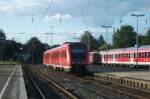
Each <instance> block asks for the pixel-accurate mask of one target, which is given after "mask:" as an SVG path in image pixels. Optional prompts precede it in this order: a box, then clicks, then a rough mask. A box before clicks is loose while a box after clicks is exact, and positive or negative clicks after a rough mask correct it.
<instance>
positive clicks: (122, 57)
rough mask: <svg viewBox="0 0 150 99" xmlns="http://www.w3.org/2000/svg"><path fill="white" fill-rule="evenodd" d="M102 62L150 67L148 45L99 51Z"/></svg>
mask: <svg viewBox="0 0 150 99" xmlns="http://www.w3.org/2000/svg"><path fill="white" fill-rule="evenodd" d="M99 53H100V54H101V56H102V64H110V65H131V66H134V67H135V66H138V67H143V66H146V67H147V68H149V67H150V45H146V46H140V47H139V48H138V49H137V48H136V47H130V48H122V49H114V50H108V51H100V52H99Z"/></svg>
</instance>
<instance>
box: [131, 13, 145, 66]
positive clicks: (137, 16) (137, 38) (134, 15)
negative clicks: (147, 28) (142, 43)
mask: <svg viewBox="0 0 150 99" xmlns="http://www.w3.org/2000/svg"><path fill="white" fill-rule="evenodd" d="M131 16H133V17H136V18H137V19H136V21H137V23H136V28H137V33H136V65H138V46H139V44H138V42H139V37H138V24H139V22H138V19H139V17H142V16H145V15H144V14H131Z"/></svg>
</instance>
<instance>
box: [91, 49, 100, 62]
mask: <svg viewBox="0 0 150 99" xmlns="http://www.w3.org/2000/svg"><path fill="white" fill-rule="evenodd" d="M89 64H93V65H98V64H101V55H100V54H99V52H95V51H94V52H89Z"/></svg>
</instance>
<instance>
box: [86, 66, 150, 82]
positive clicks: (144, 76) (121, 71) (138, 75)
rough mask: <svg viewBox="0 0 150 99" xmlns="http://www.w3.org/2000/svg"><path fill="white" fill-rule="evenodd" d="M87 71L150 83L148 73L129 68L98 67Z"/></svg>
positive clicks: (149, 72) (149, 73)
mask: <svg viewBox="0 0 150 99" xmlns="http://www.w3.org/2000/svg"><path fill="white" fill-rule="evenodd" d="M89 70H90V71H92V72H95V73H102V74H112V75H116V76H118V77H129V78H135V79H141V80H147V81H150V71H148V70H142V69H133V68H131V67H105V66H98V65H91V66H89Z"/></svg>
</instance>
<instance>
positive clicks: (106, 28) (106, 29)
mask: <svg viewBox="0 0 150 99" xmlns="http://www.w3.org/2000/svg"><path fill="white" fill-rule="evenodd" d="M111 27H112V26H102V28H105V31H106V45H105V49H106V55H105V56H106V66H107V33H108V28H111Z"/></svg>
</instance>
